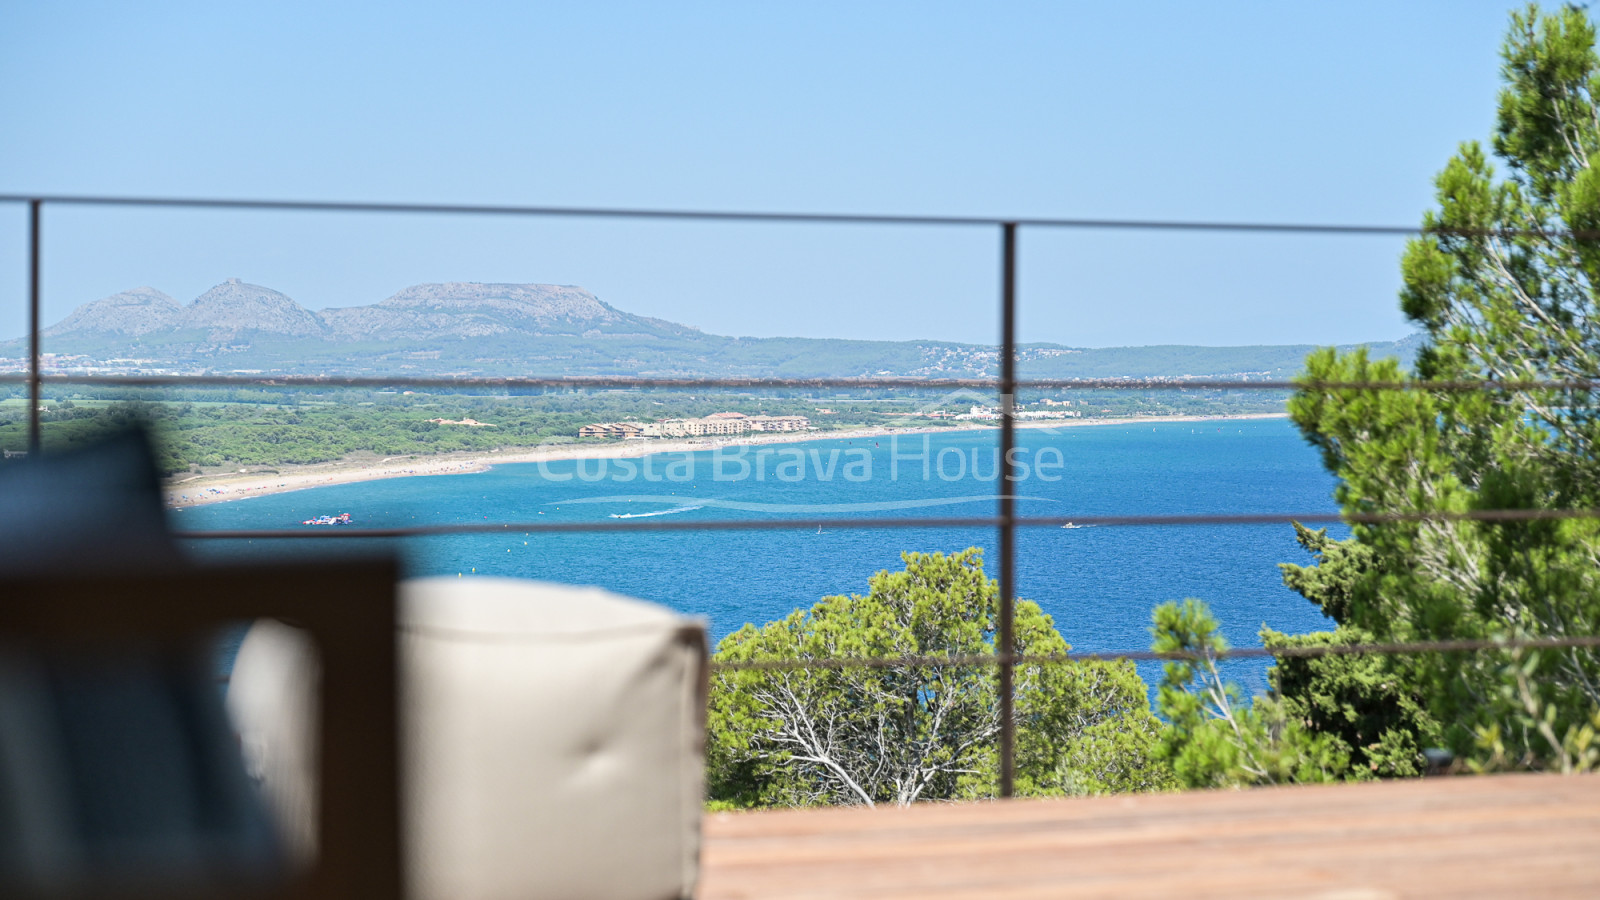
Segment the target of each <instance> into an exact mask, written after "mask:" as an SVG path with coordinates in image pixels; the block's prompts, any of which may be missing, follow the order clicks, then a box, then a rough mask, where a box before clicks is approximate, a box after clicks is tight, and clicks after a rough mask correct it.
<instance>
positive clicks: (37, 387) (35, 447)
mask: <svg viewBox="0 0 1600 900" xmlns="http://www.w3.org/2000/svg"><path fill="white" fill-rule="evenodd" d="M41 205H43V201H41V200H29V201H28V455H29V456H31V457H38V455H39V404H40V402H41V401H43V399H44V385H43V383H42V382H41V381H40V380H39V329H40V327H41V326H40V325H39V207H40V206H41Z"/></svg>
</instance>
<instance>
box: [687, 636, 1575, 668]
mask: <svg viewBox="0 0 1600 900" xmlns="http://www.w3.org/2000/svg"><path fill="white" fill-rule="evenodd" d="M1591 647H1600V636H1596V635H1585V636H1583V637H1554V638H1504V639H1498V638H1479V639H1462V640H1445V641H1400V642H1390V643H1368V644H1325V645H1315V646H1297V647H1230V648H1229V649H1227V650H1222V651H1218V652H1214V653H1210V654H1205V653H1195V652H1184V651H1173V652H1159V651H1155V650H1105V651H1096V652H1089V653H1041V654H1026V653H1023V654H1013V655H1011V656H1009V657H1008V656H1006V655H1005V654H1000V653H965V654H952V655H948V656H877V657H849V656H843V657H821V658H815V659H756V660H712V662H711V667H712V668H713V669H714V670H717V671H724V672H741V671H752V670H756V671H765V670H776V671H792V670H800V669H891V668H899V667H903V666H909V667H929V666H971V667H978V666H993V665H998V664H999V663H1000V662H1002V661H1008V662H1010V663H1011V664H1013V665H1018V666H1024V665H1062V664H1070V663H1083V662H1116V661H1120V660H1127V661H1129V662H1163V661H1165V662H1183V661H1200V660H1205V659H1214V660H1219V661H1226V660H1230V659H1262V658H1267V657H1281V658H1295V659H1315V658H1319V657H1325V656H1359V655H1364V654H1384V655H1397V654H1410V653H1481V652H1485V651H1491V650H1502V651H1513V650H1518V651H1520V650H1570V649H1584V648H1591Z"/></svg>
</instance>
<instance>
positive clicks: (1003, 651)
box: [994, 222, 1017, 797]
mask: <svg viewBox="0 0 1600 900" xmlns="http://www.w3.org/2000/svg"><path fill="white" fill-rule="evenodd" d="M1000 257H1001V259H1000V466H999V467H998V468H999V471H1001V472H1004V473H1005V474H1004V476H1003V477H1002V478H1001V481H1000V509H999V518H1000V554H999V557H1000V558H999V559H998V560H996V562H997V563H998V564H999V567H1000V610H999V615H998V618H999V621H998V623H997V627H996V629H995V642H994V649H995V655H996V656H997V657H998V663H999V666H1000V796H1002V797H1010V796H1011V795H1012V792H1013V789H1014V785H1015V782H1016V757H1017V722H1016V677H1015V676H1016V662H1015V655H1016V648H1015V646H1014V644H1015V640H1016V638H1015V628H1014V623H1013V619H1014V618H1015V613H1016V591H1017V578H1016V557H1017V552H1016V550H1017V548H1016V537H1017V530H1016V500H1015V494H1014V491H1015V486H1016V483H1015V481H1014V480H1013V474H1014V471H1015V470H1014V469H1013V467H1012V459H1011V457H1012V455H1013V454H1012V450H1013V449H1014V448H1015V447H1016V443H1017V435H1016V396H1015V395H1016V391H1017V226H1016V223H1014V222H1007V223H1005V224H1004V225H1001V226H1000Z"/></svg>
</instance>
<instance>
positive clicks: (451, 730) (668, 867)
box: [228, 578, 706, 900]
mask: <svg viewBox="0 0 1600 900" xmlns="http://www.w3.org/2000/svg"><path fill="white" fill-rule="evenodd" d="M399 629H400V642H399V643H400V646H399V652H400V664H401V698H402V699H401V729H402V730H401V733H402V759H403V763H402V772H403V785H404V787H403V793H402V799H403V804H404V819H405V829H404V832H405V837H406V845H407V858H406V867H407V876H408V877H407V881H408V884H409V886H410V888H411V891H412V892H413V896H415V897H419V898H426V900H435V898H438V900H443V898H451V900H500V898H529V897H559V898H584V897H596V898H602V897H603V898H633V897H637V898H655V900H665V898H677V897H689V896H691V895H692V894H693V892H694V888H695V882H696V878H697V875H698V865H699V844H700V818H701V808H702V802H703V778H704V774H703V766H704V711H705V689H706V639H705V631H704V628H703V627H702V626H701V625H700V624H698V623H697V622H694V621H692V620H688V619H684V618H683V617H681V616H678V615H677V614H675V613H672V612H671V611H668V610H666V609H662V608H660V607H656V606H652V605H650V604H646V603H642V602H639V601H637V600H631V599H628V598H624V597H619V596H616V595H614V594H609V593H606V592H604V591H601V590H599V589H594V588H574V587H567V586H562V585H554V584H544V583H538V582H527V581H515V580H510V579H496V578H471V579H462V578H431V579H421V580H415V581H409V582H405V583H403V584H402V586H401V591H400V612H399ZM309 660H310V656H309V654H308V651H307V646H306V643H305V639H304V637H303V636H302V635H301V634H299V633H298V632H296V631H295V630H294V629H291V628H288V627H286V626H284V625H282V624H280V623H276V622H260V623H257V624H256V625H255V626H254V627H253V628H252V629H251V631H250V633H249V635H248V636H247V637H246V638H245V641H244V644H243V645H242V646H241V648H240V651H239V656H238V659H237V661H236V663H235V665H234V670H233V676H232V679H231V681H230V686H229V695H228V704H229V711H230V713H232V715H233V716H234V719H235V722H236V724H237V726H238V728H239V732H240V737H241V740H242V741H243V742H244V745H245V748H246V754H247V757H248V758H249V759H251V760H252V763H253V765H254V766H255V767H256V770H257V771H258V772H259V775H260V777H261V778H262V779H263V784H264V787H265V789H266V791H267V793H268V798H269V801H270V802H271V804H272V805H273V807H274V808H275V809H276V810H278V812H279V814H280V816H281V817H282V818H283V820H284V822H285V828H286V833H287V836H288V837H289V839H290V841H291V843H293V844H294V845H295V846H296V847H297V848H298V852H300V853H307V852H310V851H311V849H312V847H313V846H314V845H315V838H314V837H313V836H312V834H311V830H310V829H309V827H308V821H309V819H308V813H309V811H310V810H312V809H314V808H315V807H316V805H317V798H316V794H317V791H318V781H317V779H316V778H315V777H314V775H313V773H312V771H311V769H310V768H309V767H308V765H307V760H309V759H310V758H312V756H313V755H314V753H313V750H314V748H315V745H316V742H317V736H316V734H315V731H314V729H311V728H310V727H308V725H309V723H310V722H312V721H314V717H313V716H312V715H311V714H310V712H309V710H310V709H311V707H312V704H311V702H310V699H309V698H310V697H312V696H313V694H314V690H313V688H314V686H315V684H316V681H317V678H318V675H317V673H316V671H315V670H314V669H313V668H311V667H309V666H308V665H307V663H308V661H309ZM326 721H327V719H326V717H324V722H325V723H326Z"/></svg>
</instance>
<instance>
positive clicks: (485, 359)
mask: <svg viewBox="0 0 1600 900" xmlns="http://www.w3.org/2000/svg"><path fill="white" fill-rule="evenodd" d="M1368 346H1369V347H1370V348H1371V350H1372V351H1373V353H1374V354H1375V355H1379V356H1399V357H1400V358H1401V359H1402V361H1404V362H1406V363H1409V362H1410V360H1411V357H1412V356H1413V355H1414V352H1415V346H1414V344H1413V342H1412V340H1410V339H1408V340H1406V341H1399V342H1382V343H1373V344H1369V345H1368ZM1311 349H1312V348H1311V346H1310V345H1290V346H1247V347H1193V346H1177V345H1172V346H1154V347H1114V348H1104V349H1086V348H1074V347H1066V346H1061V345H1057V344H1027V345H1024V346H1023V347H1022V348H1021V349H1020V354H1021V359H1020V365H1019V374H1021V375H1022V376H1024V377H1032V378H1116V377H1132V378H1150V377H1162V378H1182V377H1191V378H1197V377H1238V378H1252V379H1281V378H1287V377H1289V376H1292V375H1294V374H1295V373H1296V372H1298V371H1299V370H1300V367H1301V366H1302V364H1303V363H1304V360H1305V357H1306V354H1307V353H1308V352H1309V351H1310V350H1311ZM44 350H45V351H46V352H49V353H54V354H58V355H61V356H67V357H78V359H75V360H62V361H59V364H63V365H70V366H97V367H100V368H109V369H112V370H118V369H129V368H133V369H137V370H141V371H185V372H191V371H209V372H223V373H226V372H235V371H251V372H257V371H259V372H262V373H283V374H329V375H338V374H344V375H352V374H374V373H383V374H414V375H438V374H473V375H624V374H626V375H641V376H656V377H664V376H709V377H740V376H748V377H759V376H768V377H797V378H799V377H821V376H832V377H854V376H867V375H879V376H885V375H887V376H921V377H946V378H955V377H976V376H982V375H993V374H994V373H995V372H996V369H997V363H998V358H999V354H998V353H997V352H996V350H995V348H994V347H992V346H985V345H981V344H957V343H948V342H940V341H872V340H836V339H817V338H736V337H725V336H721V335H715V334H707V333H705V332H702V331H699V330H697V329H694V328H690V327H688V326H685V325H678V324H674V323H672V322H667V321H663V320H661V319H652V318H648V317H645V316H638V315H634V314H632V313H627V312H623V311H621V310H619V309H616V308H615V307H613V306H611V305H609V304H607V303H605V302H603V301H601V300H600V299H599V298H597V297H595V295H594V294H592V293H590V292H589V291H587V290H584V289H583V288H580V287H573V286H568V285H549V284H477V283H461V282H452V283H444V284H420V285H415V286H413V287H409V288H406V289H405V290H403V291H401V292H399V293H397V294H395V295H394V296H392V297H389V298H388V299H386V300H383V301H381V302H379V303H374V304H371V305H367V306H353V307H345V308H336V309H324V310H320V311H313V310H309V309H306V308H305V307H302V306H300V305H299V304H298V303H296V302H295V301H294V300H293V299H291V298H290V297H287V296H285V295H284V294H281V293H279V292H277V291H274V290H271V289H269V288H265V287H261V286H259V285H252V284H245V283H242V282H240V281H239V280H237V279H230V280H229V281H227V282H224V283H223V284H219V285H217V286H216V287H214V288H212V289H211V290H209V291H207V292H205V293H204V294H202V295H201V296H200V297H198V298H196V299H195V300H194V301H193V302H192V303H189V304H187V305H184V304H181V303H179V302H178V301H176V300H174V299H173V298H172V297H169V296H168V295H166V294H164V293H162V292H160V291H158V290H155V289H153V288H148V287H144V288H136V289H134V290H130V291H125V292H123V293H120V294H115V295H113V296H110V297H106V298H104V299H101V300H96V301H93V302H90V303H86V304H84V305H82V306H80V307H78V308H77V309H76V310H74V311H73V312H72V314H71V315H69V316H67V317H66V318H65V319H63V320H62V321H61V322H58V323H56V324H55V325H53V326H51V327H50V328H48V329H46V330H45V332H44ZM26 352H27V350H26V345H25V343H24V342H23V341H22V340H21V339H18V340H13V341H7V342H0V357H9V358H18V357H22V356H24V355H25V354H26Z"/></svg>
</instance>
